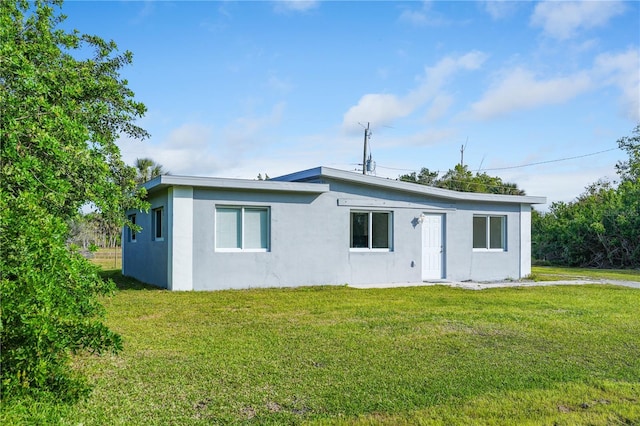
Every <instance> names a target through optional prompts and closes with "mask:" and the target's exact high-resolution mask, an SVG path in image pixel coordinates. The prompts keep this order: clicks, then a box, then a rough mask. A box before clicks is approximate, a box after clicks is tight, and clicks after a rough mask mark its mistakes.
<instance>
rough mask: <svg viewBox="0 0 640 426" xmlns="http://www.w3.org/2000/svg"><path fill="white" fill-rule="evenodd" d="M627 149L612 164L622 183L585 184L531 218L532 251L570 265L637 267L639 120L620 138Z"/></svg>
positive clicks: (639, 255) (639, 242)
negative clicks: (570, 199) (631, 132)
mask: <svg viewBox="0 0 640 426" xmlns="http://www.w3.org/2000/svg"><path fill="white" fill-rule="evenodd" d="M618 146H619V147H620V148H621V149H623V150H625V151H626V152H627V154H628V155H629V158H628V160H626V161H622V162H619V163H618V164H617V165H616V168H617V172H618V174H619V175H620V178H621V180H620V183H619V184H618V185H617V186H616V185H615V184H614V183H612V182H609V181H607V180H600V181H598V182H596V183H594V184H591V185H589V186H588V187H587V188H586V189H585V192H584V193H583V194H581V195H580V196H579V197H577V198H576V200H575V201H573V202H570V203H563V202H559V203H553V204H552V205H551V208H550V209H549V212H548V213H545V214H535V215H534V216H533V218H532V243H533V255H534V257H535V258H537V259H541V260H547V261H550V262H555V263H559V264H564V265H569V266H592V267H600V268H604V267H615V268H638V267H640V179H639V177H640V126H637V127H636V128H635V129H634V135H632V136H629V137H623V138H621V139H619V140H618Z"/></svg>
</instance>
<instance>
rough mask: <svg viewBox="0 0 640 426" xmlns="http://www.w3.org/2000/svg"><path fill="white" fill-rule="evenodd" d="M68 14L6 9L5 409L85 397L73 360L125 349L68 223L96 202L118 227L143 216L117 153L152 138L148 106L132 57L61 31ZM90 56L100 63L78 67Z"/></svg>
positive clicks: (2, 10) (32, 7)
mask: <svg viewBox="0 0 640 426" xmlns="http://www.w3.org/2000/svg"><path fill="white" fill-rule="evenodd" d="M61 4H62V2H61V1H50V2H49V1H45V0H43V1H37V2H35V3H31V2H27V1H16V2H0V40H1V42H0V110H1V111H2V113H1V114H0V140H1V141H2V145H1V148H0V149H1V151H0V153H1V156H2V157H1V158H2V164H1V167H2V176H1V177H2V178H1V181H0V247H1V248H2V256H1V257H0V268H1V271H2V276H1V278H0V296H1V297H2V327H1V329H0V338H1V340H0V344H1V345H2V351H1V353H0V356H1V362H2V370H1V373H0V374H1V384H2V397H3V398H10V397H14V396H16V395H25V394H30V395H46V394H50V395H55V397H56V398H59V399H62V400H74V399H77V398H79V397H82V396H83V395H86V392H87V387H86V385H85V383H84V380H83V379H82V377H81V376H78V375H76V374H75V373H73V371H72V370H71V368H70V364H69V362H70V354H72V353H74V352H78V351H89V352H97V353H100V352H103V351H108V350H118V349H120V347H121V342H120V338H119V336H118V335H117V334H115V333H113V332H111V331H110V330H109V329H108V328H107V327H105V326H104V325H103V324H102V318H103V315H104V312H103V309H102V307H101V306H100V304H99V303H98V301H97V298H98V296H101V295H105V294H109V293H110V292H111V291H112V290H113V288H114V286H113V283H110V282H108V281H103V280H102V279H101V278H100V277H99V276H98V275H97V273H96V268H95V267H93V266H91V265H90V264H89V263H88V262H87V261H86V260H85V259H84V258H82V257H81V256H80V255H79V254H78V253H77V252H76V251H75V250H74V249H73V248H70V247H69V246H68V245H67V243H66V240H67V237H68V234H69V225H68V224H69V223H70V222H71V221H72V220H73V219H74V218H76V217H77V216H78V214H79V210H80V208H81V207H82V206H83V205H86V204H87V203H92V204H93V205H94V206H96V207H97V208H98V209H99V210H100V211H101V212H102V214H103V215H104V216H105V217H108V218H110V219H111V220H115V218H119V222H118V223H119V224H122V223H123V219H122V209H123V208H124V207H134V208H143V207H145V204H144V203H143V202H142V201H141V199H140V198H139V197H138V195H140V193H139V191H138V190H136V186H135V181H134V179H133V178H134V176H135V171H134V170H132V168H130V167H127V166H126V165H125V164H124V163H123V162H122V160H121V158H120V153H119V150H118V147H117V145H116V144H115V140H116V139H117V137H118V136H119V135H120V134H127V135H129V136H131V137H134V138H143V137H146V136H148V135H147V133H146V132H145V131H144V130H143V129H141V128H139V127H138V126H136V125H134V124H133V121H134V120H135V118H136V117H140V116H142V115H143V114H144V112H145V107H144V105H143V104H141V103H139V102H136V101H134V100H133V92H131V90H130V89H128V88H127V82H126V80H122V79H120V77H119V74H118V71H119V69H120V68H121V67H123V66H124V65H127V64H129V63H130V62H131V58H132V56H131V53H130V52H124V53H123V54H116V53H115V52H116V45H115V43H113V42H106V41H104V40H102V39H100V38H98V37H95V36H90V35H84V34H79V33H78V32H72V33H67V32H64V31H63V30H60V29H57V28H56V27H57V25H58V24H59V23H60V22H62V20H63V19H64V17H63V16H59V15H57V14H56V11H55V10H56V8H58V7H60V6H61ZM85 48H90V49H92V50H93V56H92V57H91V58H89V59H84V60H79V59H76V58H74V56H73V55H72V53H73V52H74V51H79V49H85ZM83 51H84V50H83Z"/></svg>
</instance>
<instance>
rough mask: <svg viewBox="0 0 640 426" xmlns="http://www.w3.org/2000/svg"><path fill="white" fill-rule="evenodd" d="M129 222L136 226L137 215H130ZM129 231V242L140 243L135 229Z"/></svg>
mask: <svg viewBox="0 0 640 426" xmlns="http://www.w3.org/2000/svg"><path fill="white" fill-rule="evenodd" d="M129 222H131V223H132V224H133V225H135V224H136V215H135V214H130V215H129ZM128 230H129V242H130V243H136V242H138V236H137V232H136V231H135V230H134V229H131V228H128Z"/></svg>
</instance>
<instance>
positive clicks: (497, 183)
mask: <svg viewBox="0 0 640 426" xmlns="http://www.w3.org/2000/svg"><path fill="white" fill-rule="evenodd" d="M398 179H400V180H401V181H404V182H412V183H419V184H421V185H430V186H436V187H438V188H445V189H450V190H453V191H461V192H483V193H488V194H507V195H525V192H524V191H523V190H521V189H518V186H517V185H516V184H515V183H508V182H503V181H502V179H501V178H499V177H497V176H495V177H494V176H489V175H488V174H487V173H480V172H476V174H475V175H474V174H473V173H472V172H471V171H470V170H469V169H468V167H467V166H463V165H460V164H456V166H455V167H454V168H453V169H451V170H449V171H447V173H445V174H444V175H443V176H442V178H440V179H438V172H432V171H430V170H429V169H428V168H426V167H423V168H422V169H421V170H420V173H418V174H417V175H416V172H411V173H409V174H405V175H401V176H400V177H398Z"/></svg>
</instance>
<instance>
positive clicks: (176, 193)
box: [167, 186, 193, 291]
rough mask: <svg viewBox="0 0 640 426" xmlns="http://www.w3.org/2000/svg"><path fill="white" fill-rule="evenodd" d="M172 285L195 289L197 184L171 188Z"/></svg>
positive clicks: (170, 252)
mask: <svg viewBox="0 0 640 426" xmlns="http://www.w3.org/2000/svg"><path fill="white" fill-rule="evenodd" d="M167 201H168V202H167V218H168V221H167V223H168V225H169V226H168V236H167V237H168V240H169V241H168V243H169V255H168V262H167V267H168V271H167V276H168V277H169V279H168V286H167V287H168V288H169V289H170V290H182V291H187V290H193V187H190V186H174V187H171V188H169V189H168V200H167Z"/></svg>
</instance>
